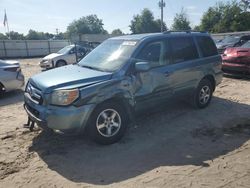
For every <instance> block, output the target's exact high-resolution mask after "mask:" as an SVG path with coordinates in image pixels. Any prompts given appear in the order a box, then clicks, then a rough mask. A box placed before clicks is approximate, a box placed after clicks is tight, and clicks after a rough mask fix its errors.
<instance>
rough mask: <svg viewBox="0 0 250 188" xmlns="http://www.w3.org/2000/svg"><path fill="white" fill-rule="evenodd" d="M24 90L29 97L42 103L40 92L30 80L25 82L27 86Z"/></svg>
mask: <svg viewBox="0 0 250 188" xmlns="http://www.w3.org/2000/svg"><path fill="white" fill-rule="evenodd" d="M25 92H27V93H28V94H29V95H30V97H31V98H32V99H33V100H34V102H36V103H37V104H39V105H42V104H43V97H42V92H41V90H39V89H38V88H36V87H35V86H33V85H32V84H31V83H30V82H29V83H28V84H27V87H26V89H25Z"/></svg>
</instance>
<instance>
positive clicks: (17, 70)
mask: <svg viewBox="0 0 250 188" xmlns="http://www.w3.org/2000/svg"><path fill="white" fill-rule="evenodd" d="M4 70H5V71H9V72H19V71H20V70H21V68H20V67H8V68H5V69H4Z"/></svg>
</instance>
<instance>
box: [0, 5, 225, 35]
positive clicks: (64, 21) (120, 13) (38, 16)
mask: <svg viewBox="0 0 250 188" xmlns="http://www.w3.org/2000/svg"><path fill="white" fill-rule="evenodd" d="M158 1H159V0H123V1H122V0H0V33H5V32H6V28H5V27H4V25H3V20H4V10H5V9H6V12H7V18H8V23H9V28H10V30H11V31H16V32H19V33H23V34H27V33H28V31H29V30H30V29H33V30H36V31H42V32H49V33H56V29H57V28H58V29H59V32H65V31H66V29H67V26H68V25H69V23H71V22H72V21H73V20H76V19H79V18H80V17H82V16H87V15H90V14H96V15H97V16H98V18H100V19H102V20H103V23H104V29H106V30H107V31H108V32H112V31H113V30H114V29H117V28H120V29H121V30H122V31H123V32H124V33H130V28H129V25H130V21H131V20H132V18H133V16H134V15H136V14H140V12H141V11H142V10H143V9H144V8H148V9H150V10H151V11H152V12H153V14H154V17H155V18H160V8H159V7H158ZM217 1H218V0H165V3H166V7H165V8H164V21H165V22H166V23H167V27H168V28H170V27H171V25H172V23H173V18H174V16H175V14H176V13H179V12H180V11H181V9H182V7H183V8H184V10H185V11H186V13H187V15H188V18H189V20H190V22H191V26H195V25H198V24H199V23H200V19H201V17H202V15H203V13H204V12H205V11H206V10H207V9H208V7H210V6H213V5H215V4H216V2H217ZM224 1H225V0H224Z"/></svg>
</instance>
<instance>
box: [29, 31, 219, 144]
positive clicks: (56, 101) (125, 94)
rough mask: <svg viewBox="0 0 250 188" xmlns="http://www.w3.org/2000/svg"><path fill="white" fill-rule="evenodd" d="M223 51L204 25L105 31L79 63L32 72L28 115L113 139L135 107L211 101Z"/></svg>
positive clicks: (104, 140) (58, 127)
mask: <svg viewBox="0 0 250 188" xmlns="http://www.w3.org/2000/svg"><path fill="white" fill-rule="evenodd" d="M221 63H222V60H221V56H220V55H218V52H217V49H216V46H215V44H214V42H213V40H212V39H211V37H210V35H209V34H208V33H204V32H165V33H157V34H139V35H128V36H121V37H115V38H110V39H108V40H106V41H104V42H103V43H102V44H100V45H99V46H98V47H97V48H95V49H94V50H93V51H92V52H90V53H89V54H88V55H87V56H86V57H84V58H83V59H82V60H81V61H80V62H79V63H78V64H75V65H68V66H64V67H60V68H58V69H53V70H49V71H46V72H42V73H40V74H37V75H35V76H33V77H31V78H30V79H29V81H28V83H27V86H26V89H25V94H24V100H25V104H24V108H25V110H26V112H27V114H28V117H29V120H30V121H31V122H32V123H33V124H34V122H35V123H37V124H38V126H40V127H42V128H44V129H53V130H54V131H55V132H59V133H82V132H83V131H87V135H89V136H90V137H91V138H92V139H93V140H94V141H96V142H98V143H101V144H112V143H114V142H117V141H118V140H119V139H121V138H122V136H123V135H124V133H125V130H126V127H127V125H128V124H129V121H131V120H133V119H134V115H135V114H136V113H137V112H140V111H142V110H145V109H146V108H153V107H155V106H157V105H158V104H162V103H164V102H167V101H168V100H171V98H173V97H176V96H178V97H180V98H182V97H183V96H184V97H185V98H187V99H189V101H191V102H192V104H193V105H194V106H195V107H196V108H205V107H207V106H208V105H209V103H210V101H211V98H212V94H213V92H214V90H215V87H216V86H217V85H218V84H219V83H220V82H221V80H222V71H221Z"/></svg>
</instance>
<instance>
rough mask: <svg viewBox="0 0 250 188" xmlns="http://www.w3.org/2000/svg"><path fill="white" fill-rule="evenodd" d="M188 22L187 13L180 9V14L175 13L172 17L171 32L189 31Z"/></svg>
mask: <svg viewBox="0 0 250 188" xmlns="http://www.w3.org/2000/svg"><path fill="white" fill-rule="evenodd" d="M190 29H191V27H190V21H189V20H188V17H187V13H186V12H185V11H184V9H183V8H182V9H181V12H180V13H177V14H176V15H175V17H174V22H173V25H172V30H190Z"/></svg>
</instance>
